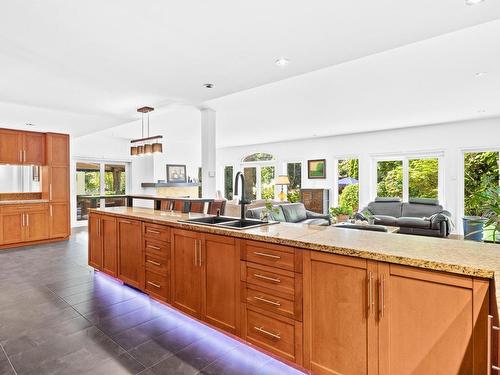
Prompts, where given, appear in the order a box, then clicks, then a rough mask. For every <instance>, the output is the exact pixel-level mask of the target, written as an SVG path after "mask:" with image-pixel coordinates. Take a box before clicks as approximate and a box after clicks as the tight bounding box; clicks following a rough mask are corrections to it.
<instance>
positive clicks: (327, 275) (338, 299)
mask: <svg viewBox="0 0 500 375" xmlns="http://www.w3.org/2000/svg"><path fill="white" fill-rule="evenodd" d="M305 255H306V256H305V259H304V361H305V366H306V367H307V368H310V369H311V370H312V371H313V372H314V373H315V374H332V375H333V374H336V375H340V374H342V375H344V374H345V375H350V374H375V373H377V366H376V365H377V363H376V359H377V353H376V346H377V333H376V325H375V324H376V322H375V306H374V305H372V304H371V303H370V301H372V302H373V301H374V293H375V288H374V286H375V282H376V279H375V277H376V263H375V262H368V261H366V260H363V259H355V258H349V257H344V256H338V255H330V254H322V253H317V252H306V254H305ZM372 268H374V270H371V269H372ZM370 272H371V277H372V279H371V280H372V282H370V281H369V280H370V279H369V278H370ZM369 285H371V287H372V289H371V291H370V290H369V289H368V287H369ZM369 307H370V309H369Z"/></svg>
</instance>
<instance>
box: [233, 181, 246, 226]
mask: <svg viewBox="0 0 500 375" xmlns="http://www.w3.org/2000/svg"><path fill="white" fill-rule="evenodd" d="M240 178H241V195H240V203H239V204H240V205H241V221H243V220H245V205H246V204H249V203H250V202H249V201H247V200H246V197H245V176H244V175H243V173H241V172H238V173H236V178H235V179H234V192H235V194H237V195H239V194H238V187H239V182H240Z"/></svg>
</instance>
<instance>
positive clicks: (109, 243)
mask: <svg viewBox="0 0 500 375" xmlns="http://www.w3.org/2000/svg"><path fill="white" fill-rule="evenodd" d="M101 232H102V236H101V237H102V270H103V272H106V273H107V274H109V275H111V276H114V277H116V276H117V274H118V270H117V268H118V267H117V266H118V263H117V262H118V246H117V225H116V218H114V217H111V216H102V217H101Z"/></svg>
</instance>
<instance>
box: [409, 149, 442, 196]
mask: <svg viewBox="0 0 500 375" xmlns="http://www.w3.org/2000/svg"><path fill="white" fill-rule="evenodd" d="M408 170H409V177H408V180H409V181H408V185H409V197H410V198H434V199H438V196H439V190H438V185H439V159H438V158H427V159H411V160H409V161H408Z"/></svg>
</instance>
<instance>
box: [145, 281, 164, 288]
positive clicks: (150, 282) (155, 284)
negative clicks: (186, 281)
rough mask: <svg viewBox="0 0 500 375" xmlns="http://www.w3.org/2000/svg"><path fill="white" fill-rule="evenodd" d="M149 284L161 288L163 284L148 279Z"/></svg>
mask: <svg viewBox="0 0 500 375" xmlns="http://www.w3.org/2000/svg"><path fill="white" fill-rule="evenodd" d="M148 284H149V285H152V286H154V287H155V288H158V289H160V288H161V285H160V284H157V283H154V282H152V281H148Z"/></svg>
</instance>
